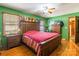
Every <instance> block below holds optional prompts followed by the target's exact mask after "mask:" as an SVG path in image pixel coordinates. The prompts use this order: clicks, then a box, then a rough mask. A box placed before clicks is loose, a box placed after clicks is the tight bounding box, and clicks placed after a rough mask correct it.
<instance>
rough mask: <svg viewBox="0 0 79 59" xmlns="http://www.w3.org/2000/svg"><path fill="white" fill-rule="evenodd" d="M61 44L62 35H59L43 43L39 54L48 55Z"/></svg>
mask: <svg viewBox="0 0 79 59" xmlns="http://www.w3.org/2000/svg"><path fill="white" fill-rule="evenodd" d="M60 44H61V37H60V36H58V37H56V38H54V39H52V40H50V41H48V42H46V43H44V44H41V45H40V46H41V47H40V48H39V49H40V51H39V53H38V54H37V55H38V56H48V55H50V54H51V53H52V52H53V51H54V50H55V49H56V48H57V47H58V46H59V45H60Z"/></svg>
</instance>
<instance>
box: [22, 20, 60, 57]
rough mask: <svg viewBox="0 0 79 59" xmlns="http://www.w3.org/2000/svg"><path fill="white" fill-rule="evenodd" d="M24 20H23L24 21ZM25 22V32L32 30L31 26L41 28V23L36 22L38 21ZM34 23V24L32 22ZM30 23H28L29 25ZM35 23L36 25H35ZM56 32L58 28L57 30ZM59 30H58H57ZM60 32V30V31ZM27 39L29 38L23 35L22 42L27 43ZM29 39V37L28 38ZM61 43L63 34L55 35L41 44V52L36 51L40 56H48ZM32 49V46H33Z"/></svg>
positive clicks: (34, 28) (36, 28) (35, 28)
mask: <svg viewBox="0 0 79 59" xmlns="http://www.w3.org/2000/svg"><path fill="white" fill-rule="evenodd" d="M22 22H23V21H22ZM24 23H25V24H22V25H21V27H22V26H25V27H24V28H22V29H23V30H25V29H26V30H25V31H23V33H24V32H27V31H30V30H32V29H31V28H32V27H33V30H39V23H36V22H25V21H24ZM32 23H33V24H32ZM27 24H28V25H27ZM34 24H35V25H34ZM28 26H29V27H28ZM55 32H56V30H55ZM57 32H58V31H57ZM59 33H60V32H59ZM26 39H28V38H25V37H23V39H22V42H23V43H24V44H25V45H26ZM28 40H29V39H28ZM60 44H61V36H60V35H59V36H57V37H54V38H50V39H49V40H47V41H46V42H45V43H43V44H40V46H41V47H40V49H41V50H40V51H39V54H38V52H36V55H38V56H47V55H50V54H51V52H53V51H54V50H55V49H56V48H57V47H58V46H59V45H60ZM31 49H32V48H31Z"/></svg>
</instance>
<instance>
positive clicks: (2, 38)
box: [0, 6, 46, 49]
mask: <svg viewBox="0 0 79 59" xmlns="http://www.w3.org/2000/svg"><path fill="white" fill-rule="evenodd" d="M2 12H7V13H10V14H17V15H20V16H27V17H34V18H37V19H40V20H44V21H45V22H46V20H45V18H43V17H41V16H37V15H33V14H29V13H24V12H22V11H18V10H14V9H11V8H7V7H3V6H0V38H1V42H0V47H2V48H3V49H5V47H6V46H7V40H6V38H5V37H4V36H3V34H2V30H3V29H2V27H3V26H2ZM1 44H2V45H1Z"/></svg>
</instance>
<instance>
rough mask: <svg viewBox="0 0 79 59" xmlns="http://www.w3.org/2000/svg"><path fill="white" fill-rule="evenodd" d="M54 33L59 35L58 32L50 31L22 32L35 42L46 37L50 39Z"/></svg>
mask: <svg viewBox="0 0 79 59" xmlns="http://www.w3.org/2000/svg"><path fill="white" fill-rule="evenodd" d="M56 35H59V34H58V33H50V32H39V31H28V32H26V33H24V36H28V37H30V38H31V39H32V40H35V41H36V42H38V43H39V42H43V41H45V40H47V39H50V38H52V37H54V36H56Z"/></svg>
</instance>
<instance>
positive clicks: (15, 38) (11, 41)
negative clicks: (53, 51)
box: [6, 35, 21, 49]
mask: <svg viewBox="0 0 79 59" xmlns="http://www.w3.org/2000/svg"><path fill="white" fill-rule="evenodd" d="M6 39H7V48H8V49H9V48H12V47H15V46H19V45H20V44H21V35H7V36H6Z"/></svg>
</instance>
